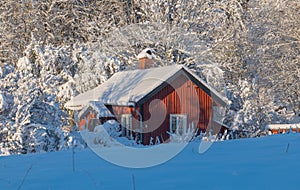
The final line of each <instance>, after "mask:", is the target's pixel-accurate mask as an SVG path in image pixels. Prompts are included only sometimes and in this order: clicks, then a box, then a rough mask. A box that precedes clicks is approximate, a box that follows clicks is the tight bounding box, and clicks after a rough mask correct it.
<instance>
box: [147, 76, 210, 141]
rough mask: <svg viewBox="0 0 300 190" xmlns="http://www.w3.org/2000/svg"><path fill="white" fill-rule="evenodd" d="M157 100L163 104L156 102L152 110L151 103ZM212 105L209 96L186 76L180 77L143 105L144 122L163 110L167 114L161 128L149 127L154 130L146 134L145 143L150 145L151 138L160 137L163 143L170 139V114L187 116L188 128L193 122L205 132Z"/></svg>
mask: <svg viewBox="0 0 300 190" xmlns="http://www.w3.org/2000/svg"><path fill="white" fill-rule="evenodd" d="M155 99H159V100H161V101H162V102H163V104H162V103H158V101H156V105H153V106H151V108H150V106H149V105H150V103H151V102H152V101H153V100H155ZM211 105H212V99H211V97H210V96H209V95H207V94H206V93H205V92H204V91H203V90H202V89H200V88H199V87H197V86H196V85H195V84H194V83H193V82H192V81H190V80H189V79H188V78H187V77H186V76H184V75H180V76H179V77H177V78H176V79H175V81H174V82H172V83H171V84H170V85H167V86H166V87H164V88H163V89H162V90H161V91H159V92H158V93H156V94H155V95H154V96H152V97H151V98H150V99H149V100H148V101H147V102H146V103H145V104H144V105H143V120H144V121H147V120H149V119H150V118H151V115H150V113H155V112H161V110H163V109H166V114H167V115H166V117H165V119H164V121H163V122H162V124H161V125H160V126H148V128H150V129H154V130H153V131H151V132H149V133H146V134H144V138H143V140H144V141H143V143H144V144H149V142H150V138H151V137H152V138H153V139H155V138H156V137H159V138H160V140H161V141H167V140H168V139H169V134H168V133H167V132H168V131H170V114H184V115H187V127H188V126H189V124H191V123H192V122H193V123H194V126H195V127H197V128H199V129H200V130H202V131H205V129H206V127H207V125H208V122H209V119H210V113H211V109H212V107H211ZM151 109H152V110H151Z"/></svg>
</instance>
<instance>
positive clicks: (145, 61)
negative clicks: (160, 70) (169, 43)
mask: <svg viewBox="0 0 300 190" xmlns="http://www.w3.org/2000/svg"><path fill="white" fill-rule="evenodd" d="M154 58H155V55H154V54H153V50H152V49H150V48H146V49H144V50H143V51H142V52H141V53H139V55H138V59H139V69H149V68H151V67H153V66H154Z"/></svg>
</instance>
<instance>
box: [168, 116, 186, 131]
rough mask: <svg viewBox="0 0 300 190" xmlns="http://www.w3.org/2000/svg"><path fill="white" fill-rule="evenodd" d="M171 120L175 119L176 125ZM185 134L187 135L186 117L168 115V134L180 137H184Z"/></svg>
mask: <svg viewBox="0 0 300 190" xmlns="http://www.w3.org/2000/svg"><path fill="white" fill-rule="evenodd" d="M173 119H175V122H176V123H174V120H173ZM180 122H182V123H180ZM174 124H175V125H174ZM174 127H175V130H174ZM186 133H187V115H185V114H170V134H176V135H180V136H182V135H186Z"/></svg>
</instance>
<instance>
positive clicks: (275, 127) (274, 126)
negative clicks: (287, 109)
mask: <svg viewBox="0 0 300 190" xmlns="http://www.w3.org/2000/svg"><path fill="white" fill-rule="evenodd" d="M265 128H266V129H269V130H278V129H290V128H299V129H300V123H296V124H269V125H267V126H266V127H265Z"/></svg>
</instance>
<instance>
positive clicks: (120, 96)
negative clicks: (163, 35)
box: [65, 65, 227, 110]
mask: <svg viewBox="0 0 300 190" xmlns="http://www.w3.org/2000/svg"><path fill="white" fill-rule="evenodd" d="M181 69H184V70H185V71H187V72H188V73H189V74H191V75H192V76H193V77H194V78H195V79H197V80H198V81H199V82H201V83H202V84H203V85H204V86H205V87H207V88H208V89H209V90H210V91H211V92H212V93H213V94H214V95H216V96H218V97H219V98H220V99H221V100H225V102H227V99H226V98H224V97H223V96H221V95H220V94H219V93H218V92H217V91H216V90H214V89H213V88H212V87H211V86H209V85H208V84H206V83H205V82H204V81H203V80H202V79H201V78H200V77H198V76H197V75H196V74H194V73H193V72H192V71H190V70H189V69H188V68H187V67H185V66H183V65H171V66H165V67H157V68H152V69H143V70H140V69H137V70H132V71H123V72H118V73H115V74H114V75H113V76H112V77H111V78H110V79H109V80H107V81H106V82H105V83H103V84H101V85H100V86H98V87H96V88H94V89H92V90H89V91H87V92H85V93H82V94H79V95H78V96H76V97H74V98H73V99H71V100H70V101H69V102H67V103H66V104H65V107H66V108H68V109H72V110H78V109H82V108H83V107H84V106H86V105H87V104H88V103H89V101H101V102H103V103H104V104H109V105H123V106H127V105H128V103H129V102H138V101H139V100H141V99H142V98H144V97H145V96H146V95H147V94H149V93H150V92H151V91H152V90H154V89H155V88H157V87H158V86H160V85H161V84H163V83H164V82H165V81H168V79H170V78H171V77H172V76H174V75H175V74H176V73H177V72H179V71H180V70H181Z"/></svg>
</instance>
